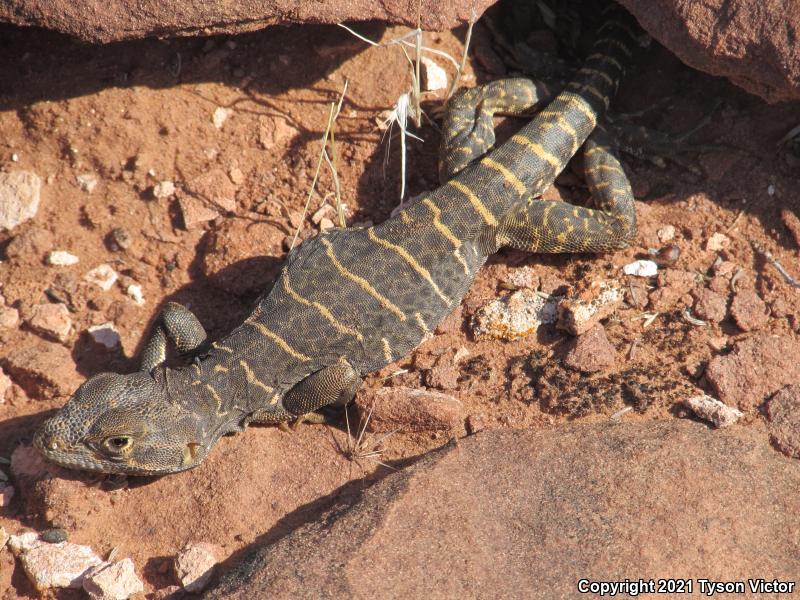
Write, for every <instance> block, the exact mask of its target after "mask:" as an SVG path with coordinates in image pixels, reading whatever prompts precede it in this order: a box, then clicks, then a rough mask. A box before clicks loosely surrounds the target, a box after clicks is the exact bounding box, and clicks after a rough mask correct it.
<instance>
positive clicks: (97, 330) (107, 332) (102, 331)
mask: <svg viewBox="0 0 800 600" xmlns="http://www.w3.org/2000/svg"><path fill="white" fill-rule="evenodd" d="M87 331H88V332H89V335H90V336H92V339H93V340H94V341H95V342H97V343H98V344H102V345H103V346H105V347H106V348H108V349H112V348H116V347H117V346H119V345H120V337H119V332H118V331H117V330H116V328H115V327H114V324H113V323H103V324H102V325H92V326H91V327H89V329H87Z"/></svg>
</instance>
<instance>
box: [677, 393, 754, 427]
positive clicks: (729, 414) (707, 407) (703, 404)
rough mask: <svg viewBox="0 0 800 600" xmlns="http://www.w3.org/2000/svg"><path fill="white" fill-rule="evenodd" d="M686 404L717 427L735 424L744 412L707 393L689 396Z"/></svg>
mask: <svg viewBox="0 0 800 600" xmlns="http://www.w3.org/2000/svg"><path fill="white" fill-rule="evenodd" d="M685 404H686V406H688V407H689V408H690V409H691V410H692V412H693V413H694V414H695V415H697V416H698V417H700V418H701V419H703V420H704V421H709V422H710V423H712V424H713V425H714V427H717V428H721V427H728V426H730V425H733V424H734V423H736V421H738V420H739V419H740V418H741V417H742V414H743V413H742V411H740V410H739V409H737V408H733V407H732V406H728V405H727V404H723V403H722V402H720V401H719V400H717V399H716V398H712V397H711V396H708V395H706V394H702V395H700V396H694V397H693V398H689V399H688V400H686V402H685Z"/></svg>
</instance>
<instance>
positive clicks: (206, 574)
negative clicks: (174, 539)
mask: <svg viewBox="0 0 800 600" xmlns="http://www.w3.org/2000/svg"><path fill="white" fill-rule="evenodd" d="M220 553H221V549H220V548H219V547H218V546H216V545H214V544H209V543H208V542H197V543H190V544H187V545H186V546H184V548H183V550H181V551H180V553H178V556H176V557H175V564H174V567H175V574H176V575H177V577H178V579H179V580H180V582H181V585H182V586H183V587H184V589H185V590H186V591H187V592H193V593H196V592H200V591H201V590H202V589H203V588H204V587H206V586H207V585H208V583H209V582H210V581H211V576H212V575H213V574H214V568H215V567H216V565H217V563H218V562H219V559H218V558H217V557H218V556H219V555H220Z"/></svg>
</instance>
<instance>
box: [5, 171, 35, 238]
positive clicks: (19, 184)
mask: <svg viewBox="0 0 800 600" xmlns="http://www.w3.org/2000/svg"><path fill="white" fill-rule="evenodd" d="M41 187H42V181H41V179H39V176H38V175H36V173H31V172H30V171H11V172H9V173H0V230H1V229H7V230H11V229H14V227H16V226H17V225H19V224H20V223H22V222H24V221H27V220H28V219H32V218H33V217H34V216H35V215H36V212H37V211H38V210H39V198H40V191H41Z"/></svg>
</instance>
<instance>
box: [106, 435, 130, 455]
mask: <svg viewBox="0 0 800 600" xmlns="http://www.w3.org/2000/svg"><path fill="white" fill-rule="evenodd" d="M132 443H133V440H131V438H129V437H127V436H124V435H115V436H114V437H110V438H108V439H107V440H106V441H105V442H104V444H105V447H106V448H107V449H108V450H110V451H111V452H122V451H123V450H127V449H128V448H129V447H130V445H131V444H132Z"/></svg>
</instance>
